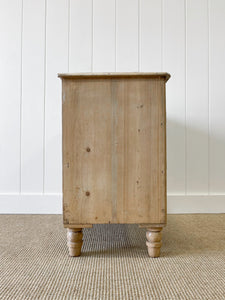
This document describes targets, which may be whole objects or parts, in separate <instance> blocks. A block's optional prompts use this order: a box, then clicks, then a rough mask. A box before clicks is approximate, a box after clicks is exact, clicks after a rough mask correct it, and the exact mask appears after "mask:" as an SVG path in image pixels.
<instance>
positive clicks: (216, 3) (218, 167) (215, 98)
mask: <svg viewBox="0 0 225 300" xmlns="http://www.w3.org/2000/svg"><path fill="white" fill-rule="evenodd" d="M210 8H211V9H210V37H211V39H210V94H211V105H210V109H211V113H210V120H211V124H210V125H211V131H210V133H211V136H210V151H209V152H210V189H211V191H210V192H211V194H224V193H225V159H224V157H225V117H224V112H225V100H224V99H225V84H224V66H225V35H224V28H225V2H224V1H223V0H213V1H211V3H210Z"/></svg>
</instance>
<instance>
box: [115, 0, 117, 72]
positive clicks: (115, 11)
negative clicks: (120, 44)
mask: <svg viewBox="0 0 225 300" xmlns="http://www.w3.org/2000/svg"><path fill="white" fill-rule="evenodd" d="M116 1H117V0H115V72H116V64H117V55H116V54H117V53H116V47H117V43H116V42H117V41H116V37H117V34H116V30H117V26H116V23H117V14H116V7H117V6H116V4H117V3H116Z"/></svg>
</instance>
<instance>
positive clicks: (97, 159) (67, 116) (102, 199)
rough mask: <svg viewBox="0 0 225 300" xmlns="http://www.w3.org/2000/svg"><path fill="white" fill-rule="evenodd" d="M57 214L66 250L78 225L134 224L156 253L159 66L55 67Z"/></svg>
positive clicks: (162, 169) (162, 126) (161, 121)
mask: <svg viewBox="0 0 225 300" xmlns="http://www.w3.org/2000/svg"><path fill="white" fill-rule="evenodd" d="M59 77H60V78H61V79H62V139H63V141H62V145H63V220H64V226H65V227H66V228H67V239H68V247H69V253H70V255H71V256H79V255H80V253H81V247H82V243H83V241H82V228H85V227H92V225H93V224H104V223H122V224H127V223H129V224H131V223H135V224H139V226H141V227H146V228H147V233H146V237H147V242H146V244H147V248H148V253H149V255H150V256H151V257H157V256H159V253H160V247H161V243H162V242H161V230H162V228H163V227H164V226H165V225H166V102H165V83H166V81H167V80H168V79H169V77H170V75H169V74H167V73H103V74H102V73H101V74H100V73H97V74H92V73H90V74H86V73H84V74H59Z"/></svg>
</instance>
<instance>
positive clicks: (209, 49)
mask: <svg viewBox="0 0 225 300" xmlns="http://www.w3.org/2000/svg"><path fill="white" fill-rule="evenodd" d="M210 7H211V6H210V0H208V195H210V193H211V187H210V131H211V123H210V121H211V120H210V106H211V105H210V103H211V99H210V71H211V70H210V55H211V48H210V41H211V36H210V26H211V22H210V21H211V20H210Z"/></svg>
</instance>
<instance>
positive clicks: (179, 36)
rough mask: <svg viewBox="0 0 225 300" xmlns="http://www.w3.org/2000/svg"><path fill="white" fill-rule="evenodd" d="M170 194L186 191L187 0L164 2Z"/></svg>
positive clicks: (168, 181) (168, 180)
mask: <svg viewBox="0 0 225 300" xmlns="http://www.w3.org/2000/svg"><path fill="white" fill-rule="evenodd" d="M163 47H164V50H163V51H164V69H163V70H164V71H168V72H169V73H170V74H171V78H170V80H169V81H168V83H167V87H166V90H167V169H168V173H167V174H168V179H167V183H168V184H167V185H168V193H169V194H184V193H185V149H186V148H185V103H186V99H185V1H184V0H182V1H181V0H170V1H165V2H164V43H163Z"/></svg>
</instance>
